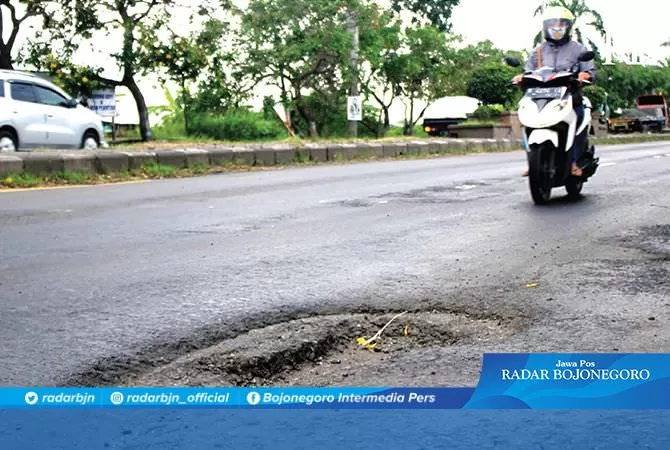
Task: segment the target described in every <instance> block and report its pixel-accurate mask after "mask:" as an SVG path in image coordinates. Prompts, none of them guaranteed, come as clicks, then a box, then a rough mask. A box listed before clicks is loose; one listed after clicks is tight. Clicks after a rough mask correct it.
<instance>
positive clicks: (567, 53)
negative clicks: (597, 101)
mask: <svg viewBox="0 0 670 450" xmlns="http://www.w3.org/2000/svg"><path fill="white" fill-rule="evenodd" d="M538 48H539V49H541V52H542V53H541V57H542V66H548V67H553V68H554V69H555V70H557V71H562V70H571V69H572V67H573V66H574V65H575V64H579V71H580V72H588V73H590V74H591V82H592V83H593V82H595V81H596V66H595V64H594V63H593V61H587V62H579V60H578V58H579V55H580V54H581V53H582V52H584V51H585V50H586V47H584V46H583V45H582V44H580V43H579V42H577V41H570V42H568V43H567V44H564V45H555V44H553V43H551V42H548V41H544V42H543V43H542V44H540V45H539V46H538V47H536V48H535V49H534V50H533V51H532V53H531V54H530V57H529V58H528V62H526V67H525V70H526V71H527V72H530V71H532V70H536V69H539V67H538V61H537V53H538Z"/></svg>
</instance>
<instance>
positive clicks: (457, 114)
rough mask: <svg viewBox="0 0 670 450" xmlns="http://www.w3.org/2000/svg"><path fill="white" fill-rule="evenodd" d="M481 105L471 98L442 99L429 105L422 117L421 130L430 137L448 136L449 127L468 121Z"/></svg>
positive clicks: (454, 97)
mask: <svg viewBox="0 0 670 450" xmlns="http://www.w3.org/2000/svg"><path fill="white" fill-rule="evenodd" d="M480 105H481V102H480V101H479V100H477V99H476V98H473V97H467V96H453V97H442V98H440V99H437V100H435V102H433V103H431V104H430V105H429V106H428V107H427V108H426V111H425V112H424V115H423V130H424V131H425V132H426V133H427V134H428V135H430V136H434V137H437V136H440V137H446V136H449V126H451V125H458V124H459V123H461V122H465V121H466V120H468V114H472V113H473V112H475V111H476V110H477V108H478V107H479V106H480Z"/></svg>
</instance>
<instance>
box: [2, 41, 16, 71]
mask: <svg viewBox="0 0 670 450" xmlns="http://www.w3.org/2000/svg"><path fill="white" fill-rule="evenodd" d="M0 69H4V70H14V64H13V61H12V49H11V48H10V47H9V46H8V45H3V44H0Z"/></svg>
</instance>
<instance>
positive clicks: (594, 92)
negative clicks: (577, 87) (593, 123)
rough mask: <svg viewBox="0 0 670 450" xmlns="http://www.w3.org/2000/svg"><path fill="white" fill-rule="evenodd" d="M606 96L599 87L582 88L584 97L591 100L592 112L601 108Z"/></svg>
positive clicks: (605, 92) (603, 90)
mask: <svg viewBox="0 0 670 450" xmlns="http://www.w3.org/2000/svg"><path fill="white" fill-rule="evenodd" d="M606 95H607V91H605V89H604V88H602V87H601V86H586V87H585V88H584V96H585V97H588V99H589V100H591V105H592V106H593V110H594V111H597V110H599V109H600V108H601V107H602V106H603V103H605V96H606Z"/></svg>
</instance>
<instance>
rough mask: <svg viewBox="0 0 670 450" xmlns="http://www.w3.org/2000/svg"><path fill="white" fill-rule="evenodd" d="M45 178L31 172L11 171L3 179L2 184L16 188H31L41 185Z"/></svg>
mask: <svg viewBox="0 0 670 450" xmlns="http://www.w3.org/2000/svg"><path fill="white" fill-rule="evenodd" d="M42 183H43V179H42V178H41V177H38V176H36V175H33V174H30V173H9V174H7V175H5V176H4V178H3V179H2V185H3V186H5V187H14V188H29V187H35V186H39V185H40V184H42Z"/></svg>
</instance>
